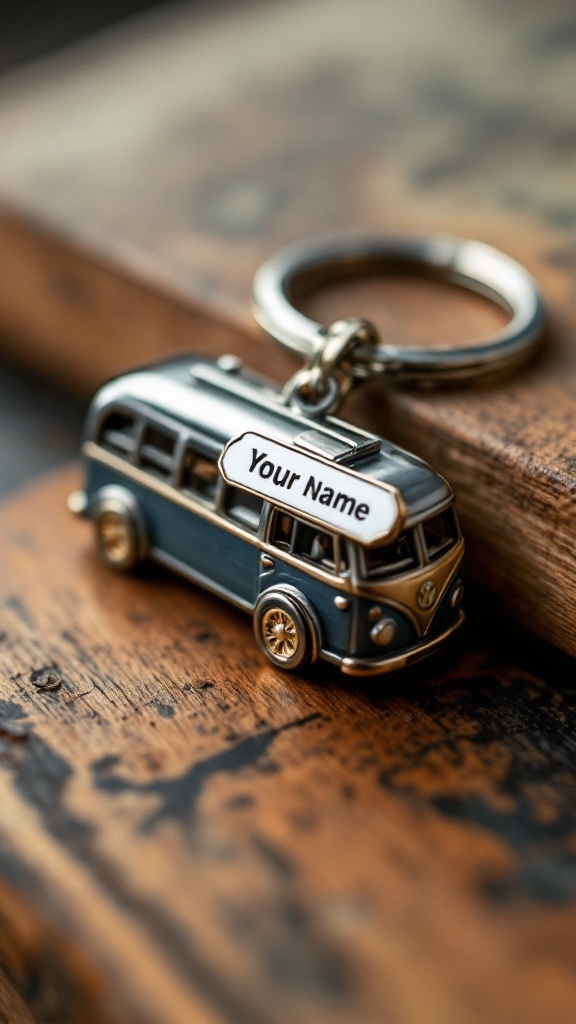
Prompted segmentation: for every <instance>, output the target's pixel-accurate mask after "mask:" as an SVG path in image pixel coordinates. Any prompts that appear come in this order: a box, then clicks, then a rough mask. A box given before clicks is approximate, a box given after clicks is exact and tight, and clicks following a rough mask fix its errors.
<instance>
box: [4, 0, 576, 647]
mask: <svg viewBox="0 0 576 1024" xmlns="http://www.w3.org/2000/svg"><path fill="white" fill-rule="evenodd" d="M518 11H519V9H518V6H517V4H516V3H514V2H513V0H507V2H505V3H500V4H494V3H493V2H492V0H482V2H480V3H478V2H477V0H465V2H462V0H439V2H438V3H436V4H434V5H430V4H428V3H427V2H426V0H417V2H416V4H415V5H414V4H411V5H409V6H405V7H402V6H400V7H399V6H398V5H397V4H393V3H392V0H386V2H384V3H379V4H374V3H372V0H357V2H356V3H355V4H354V5H352V4H351V3H350V2H349V0H336V2H334V0H319V2H316V3H315V4H314V5H312V6H311V5H310V4H308V3H305V2H304V0H300V2H298V3H290V4H288V3H284V4H271V5H263V4H247V5H234V6H230V7H225V8H221V7H219V8H218V9H216V10H210V11H209V12H201V11H200V10H198V9H197V8H196V7H195V6H186V5H184V6H177V7H174V8H173V9H166V10H165V11H163V12H162V13H157V14H154V15H153V16H147V17H145V18H142V19H140V20H137V21H134V22H133V23H127V24H126V25H125V26H123V27H121V28H119V29H117V30H115V31H114V32H111V33H109V34H107V35H105V36H103V37H101V38H98V39H95V40H93V41H91V42H89V43H86V44H84V45H82V46H80V47H78V48H77V49H76V50H73V51H70V53H68V54H65V55H62V56H61V57H60V58H58V59H55V60H52V61H47V62H45V63H43V64H39V65H38V66H37V67H35V68H30V69H28V70H26V71H24V72H22V73H21V74H18V75H14V76H12V77H11V78H10V77H9V78H7V79H6V80H5V82H4V84H3V86H2V88H1V89H0V133H1V135H2V150H1V152H0V209H1V211H2V213H1V217H0V326H1V327H2V328H3V330H4V340H3V342H2V344H4V346H5V347H6V348H7V349H10V351H11V352H12V354H14V355H17V356H18V357H19V358H21V359H26V360H27V361H28V362H30V363H32V364H33V365H35V366H37V367H40V368H42V369H43V370H44V371H46V372H50V373H52V374H54V375H56V376H58V378H59V379H60V380H63V381H66V382H67V383H68V384H72V385H74V386H75V387H77V388H79V389H83V390H84V392H85V393H86V392H87V390H89V389H90V388H92V387H94V386H95V385H96V384H97V383H98V382H99V381H100V380H101V379H102V378H103V377H105V376H107V375H109V374H111V373H113V372H115V371H117V370H118V369H121V368H123V367H126V366H128V365H130V364H133V363H134V362H138V361H142V360H145V359H148V358H149V357H153V356H155V355H157V354H158V353H161V352H166V351H168V350H175V349H179V350H182V349H184V348H194V349H200V350H206V349H209V350H212V351H214V352H221V351H223V350H225V349H233V350H234V351H238V352H241V353H242V354H244V355H245V356H246V358H247V361H248V362H250V363H252V364H253V365H255V366H259V367H260V368H265V369H267V370H268V372H269V373H271V374H273V375H276V376H277V377H278V378H285V377H286V374H287V373H288V372H289V370H288V368H289V366H293V365H294V364H293V363H290V362H289V360H288V359H287V357H285V356H284V355H282V354H279V353H277V352H276V351H274V350H273V349H270V348H269V347H267V344H266V342H264V341H263V339H262V338H261V337H260V336H259V335H258V333H257V332H256V330H255V328H254V326H253V324H252V322H251V319H250V314H249V301H248V300H249V289H250V281H251V277H252V274H253V272H254V270H255V269H256V267H257V266H258V264H259V262H260V261H261V259H262V258H263V257H264V256H266V255H267V254H268V253H269V252H271V251H272V250H273V249H274V248H275V247H276V246H277V245H279V244H282V243H284V242H286V241H289V240H291V239H293V238H298V237H302V236H304V235H307V234H310V233H312V232H317V231H325V230H334V229H338V228H341V227H360V228H371V229H374V230H394V231H400V232H405V231H412V232H419V231H429V230H434V231H445V232H452V233H457V234H461V235H469V236H476V237H480V238H483V239H485V240H487V241H489V242H492V243H494V244H496V245H498V246H500V247H502V248H503V249H505V250H506V251H508V252H510V253H511V254H512V255H514V256H516V257H517V258H519V259H520V260H521V261H522V262H524V263H525V264H526V265H527V266H528V267H529V269H530V270H532V271H533V272H534V273H535V274H536V276H537V277H538V278H539V280H540V282H541V284H542V287H543V290H544V294H545V297H546V302H547V305H548V308H549V311H550V321H551V329H550V334H549V339H548V345H547V349H546V352H545V354H544V355H543V356H542V357H541V359H540V360H539V361H538V362H537V363H535V364H534V366H533V367H532V368H531V369H530V370H528V371H526V372H525V373H523V374H521V375H519V376H517V377H516V378H514V379H513V380H510V381H506V382H504V383H502V384H499V385H497V386H494V387H491V388H484V389H482V390H480V391H466V392H464V391H461V392H453V393H450V394H440V395H435V396H430V395H428V394H426V395H422V394H417V393H413V392H408V391H405V392H390V393H388V394H385V393H384V392H382V391H378V393H376V392H375V391H374V392H373V394H374V396H375V397H374V398H373V400H372V402H371V403H370V404H369V403H368V402H367V401H366V402H364V401H363V400H362V399H360V400H359V405H360V407H361V409H363V408H365V407H367V406H369V408H370V414H371V425H372V426H374V427H376V428H381V429H383V430H386V431H388V432H389V433H391V434H392V435H393V436H394V437H395V438H396V439H397V440H399V441H401V442H402V441H404V442H408V443H409V444H410V445H411V446H412V447H413V448H414V449H415V450H416V451H420V452H421V453H422V454H423V455H425V456H428V457H429V458H431V459H432V460H433V461H434V462H435V463H436V465H437V466H438V467H439V469H440V470H441V471H443V472H444V473H445V474H446V475H447V476H448V477H449V478H450V480H451V482H452V483H453V484H454V486H455V488H456V490H457V492H458V497H459V501H460V505H461V508H462V512H463V520H464V526H465V529H466V532H467V534H468V536H469V537H470V538H471V541H472V545H471V548H472V558H471V560H470V566H471V570H472V571H473V572H474V574H475V575H476V576H477V578H479V579H480V580H481V581H482V582H483V584H485V585H486V586H488V587H490V588H491V590H492V592H493V593H497V594H498V598H499V600H500V601H502V602H503V604H504V605H505V606H506V607H507V608H509V609H512V610H513V611H514V613H515V614H516V615H517V617H518V618H519V619H520V620H521V621H522V622H523V623H524V624H525V625H527V626H528V627H529V628H530V629H532V630H534V631H536V632H538V633H540V634H541V635H542V636H544V637H545V638H547V639H550V640H552V641H553V642H554V643H556V644H558V645H559V646H560V647H563V648H564V649H566V650H567V651H570V652H572V653H576V617H575V616H574V612H573V609H574V605H575V602H576V571H575V563H574V493H575V485H576V468H575V461H574V448H575V442H576V437H575V429H574V394H575V382H576V354H575V352H576V349H575V347H574V344H573V337H574V332H575V330H576V307H575V304H574V294H575V289H574V267H575V258H576V257H575V250H574V240H573V227H574V223H575V222H576V206H575V203H574V190H573V182H574V165H575V159H576V140H575V135H574V123H573V102H572V97H573V95H574V87H575V85H576V81H575V73H576V72H575V69H576V62H575V61H574V48H575V46H576V33H575V31H574V25H575V21H574V12H573V10H572V9H571V7H570V5H568V4H566V3H562V2H556V3H551V4H547V5H545V7H543V6H542V5H524V7H523V8H522V15H521V17H519V14H518ZM364 303H366V304H365V305H364ZM406 306H408V309H407V311H406V313H405V314H404V315H403V314H402V312H401V311H402V310H403V309H404V310H405V309H406ZM317 308H322V310H323V311H324V313H325V315H326V316H327V317H329V316H331V315H332V314H333V312H344V313H345V314H361V315H367V314H368V315H372V316H374V317H375V319H376V320H378V321H379V322H380V323H381V324H382V325H383V326H384V328H385V337H387V338H389V339H390V340H395V341H401V340H405V339H407V340H411V339H412V340H418V342H422V340H423V339H426V338H428V339H429V340H430V341H432V342H437V341H438V340H445V339H450V340H453V341H459V340H460V339H461V338H463V337H464V336H465V337H468V338H472V337H477V336H478V335H479V334H482V333H483V332H484V331H485V330H487V329H489V328H490V327H491V326H492V325H493V323H494V318H493V317H492V315H491V314H489V313H487V312H486V311H484V310H482V309H481V308H480V307H479V306H478V305H477V304H475V302H474V300H470V303H469V304H467V303H466V302H465V301H464V302H463V301H461V300H457V299H451V300H450V299H449V298H448V296H447V294H446V293H445V292H444V291H443V290H442V289H440V290H439V291H434V290H432V289H426V288H418V287H412V286H411V287H410V288H408V287H407V286H406V284H405V283H404V284H403V283H402V282H396V285H395V286H392V285H391V286H390V287H388V288H387V289H386V290H383V291H382V292H381V293H378V296H377V297H376V293H375V292H372V296H371V298H368V296H367V293H366V292H365V291H360V292H359V291H358V289H356V288H355V287H352V286H351V287H350V288H349V289H342V291H341V293H340V294H339V296H338V297H336V298H335V296H334V295H332V296H331V297H329V296H325V297H324V301H323V303H322V305H321V307H320V306H318V307H317Z"/></svg>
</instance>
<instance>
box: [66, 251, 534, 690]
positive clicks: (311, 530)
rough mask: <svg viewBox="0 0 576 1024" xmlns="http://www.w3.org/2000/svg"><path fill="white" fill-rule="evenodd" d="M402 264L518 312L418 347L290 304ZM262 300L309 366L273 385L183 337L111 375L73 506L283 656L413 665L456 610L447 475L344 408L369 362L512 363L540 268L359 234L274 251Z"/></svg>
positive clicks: (91, 422)
mask: <svg viewBox="0 0 576 1024" xmlns="http://www.w3.org/2000/svg"><path fill="white" fill-rule="evenodd" d="M391 268H394V269H398V268H401V269H404V270H406V269H408V270H413V271H415V272H419V273H422V272H427V273H429V274H434V275H435V276H436V277H439V278H441V279H443V280H445V281H450V282H455V283H457V284H460V285H462V286H464V287H466V288H468V289H471V290H473V291H476V292H481V293H482V294H485V295H487V296H489V297H490V298H491V299H493V300H494V301H495V302H496V303H498V304H499V305H500V306H502V307H504V308H505V309H506V311H507V312H508V313H509V315H510V318H511V319H510V321H509V323H508V324H507V326H506V327H505V328H504V329H503V330H502V331H500V332H499V333H498V334H497V335H495V336H494V337H493V338H492V339H490V340H488V341H487V342H486V343H484V344H479V345H476V346H474V347H467V348H462V349H440V350H438V349H435V350H430V349H417V348H406V349H405V348H401V347H397V346H391V345H381V344H380V342H379V339H378V335H377V332H376V330H375V328H374V327H373V326H372V325H371V324H370V323H368V322H367V321H365V320H362V319H359V318H356V317H354V318H349V319H346V320H340V321H338V322H336V323H335V324H333V325H332V326H331V327H330V328H326V327H324V326H322V325H321V324H318V323H315V322H314V321H312V320H310V319H308V318H307V317H306V316H304V315H303V314H302V313H301V312H299V311H298V310H297V308H296V307H295V306H294V305H293V296H296V295H298V294H299V291H300V290H301V289H303V288H306V287H308V288H309V287H310V286H312V285H314V284H317V283H319V282H325V281H328V280H330V279H333V278H342V277H344V276H347V275H357V274H359V273H363V272H371V273H373V272H374V271H377V270H380V271H386V270H389V269H391ZM254 311H255V316H256V318H257V320H258V322H259V323H260V325H261V326H262V327H263V328H264V330H265V331H266V332H267V333H268V334H269V335H270V336H271V337H272V338H274V339H275V340H276V341H278V342H280V343H281V344H282V345H284V346H286V347H288V348H290V349H292V350H293V351H295V352H298V353H299V354H300V355H302V356H303V357H304V358H305V360H306V366H305V367H304V369H302V370H299V371H298V372H297V373H296V374H295V375H294V376H293V377H292V378H291V380H289V381H288V383H287V384H286V385H285V387H284V388H283V389H281V390H279V389H277V388H276V387H274V386H273V385H271V384H269V383H266V382H263V381H262V380H261V379H260V378H258V377H256V376H255V375H254V374H251V373H249V372H245V371H244V370H243V369H242V366H241V363H240V360H239V359H237V358H236V357H234V356H224V357H222V358H220V359H218V360H216V361H211V360H207V359H200V358H195V357H190V356H188V357H180V358H178V359H174V360H171V361H168V362H163V363H160V364H157V365H154V366H150V367H148V368H144V369H139V370H136V371H134V372H132V373H126V374H124V375H122V376H121V377H117V378H116V379H114V380H113V381H111V382H109V383H107V384H105V385H104V386H103V387H102V388H101V389H100V390H99V391H98V393H97V394H96V396H95V397H94V399H93V401H92V404H91V406H90V410H89V413H88V417H87V422H86V427H85V434H84V442H83V448H82V451H83V455H84V457H85V464H86V483H85V488H84V490H83V491H75V492H74V493H73V494H72V495H71V496H70V499H69V507H70V509H71V510H72V511H73V512H75V513H76V514H78V515H81V516H84V517H85V518H87V519H90V520H91V521H92V523H93V525H94V529H95V534H96V543H97V546H98V550H99V552H100V555H101V557H102V558H103V560H104V561H105V562H106V563H107V564H109V565H110V566H113V567H114V568H116V569H130V568H132V567H133V566H134V565H135V564H136V563H137V562H138V561H140V560H141V559H143V558H146V557H149V558H152V559H153V560H155V561H158V562H160V563H162V564H163V565H165V566H168V567H169V568H170V569H173V570H175V571H176V572H179V573H181V574H182V575H183V576H186V577H188V578H189V579H191V580H193V581H194V582H196V583H199V584H201V585H202V586H204V587H206V588H207V589H209V590H211V591H213V592H214V593H216V594H218V595H220V596H222V597H225V598H226V599H227V600H229V601H231V602H232V603H233V604H235V605H237V606H238V607H240V608H242V609H244V610H245V611H247V612H249V613H250V614H251V616H252V619H253V624H254V633H255V636H256V639H257V642H258V644H259V646H260V648H261V650H262V651H263V652H264V654H265V655H266V656H267V657H268V658H269V660H270V661H271V662H272V663H273V664H274V665H277V666H279V667H280V668H283V669H298V668H302V667H303V666H304V665H306V664H310V663H311V662H314V661H315V660H316V659H317V658H324V659H325V660H326V661H329V662H332V663H333V664H335V665H337V666H339V668H340V669H341V671H342V672H344V673H346V674H349V675H377V674H379V673H383V672H388V671H391V670H394V669H399V668H403V667H404V666H406V665H408V664H412V663H413V662H415V661H418V660H419V659H421V658H423V657H425V656H427V655H429V654H431V653H432V652H433V651H435V650H436V649H437V648H439V647H440V646H441V645H442V644H443V643H444V641H445V640H446V639H447V638H448V637H449V636H450V635H451V634H452V633H453V632H454V631H455V630H456V629H457V628H458V626H459V625H460V623H461V622H462V621H463V617H464V615H463V611H462V607H461V605H462V598H463V585H462V556H463V550H464V542H463V540H462V536H461V533H460V528H459V525H458V520H457V516H456V512H455V509H454V495H453V493H452V490H451V489H450V486H449V484H448V483H447V482H446V481H445V480H444V479H443V478H442V477H441V476H440V475H439V474H438V473H436V472H435V471H434V470H433V469H432V468H431V467H430V466H428V465H427V464H426V463H425V462H423V461H422V460H421V459H419V458H417V457H416V456H414V455H411V454H409V453H408V452H405V451H403V450H402V449H399V448H397V447H396V446H394V445H393V444H391V443H390V442H389V441H386V440H384V439H383V438H381V437H377V436H376V435H374V434H371V433H369V432H367V431H365V430H361V429H360V428H359V427H356V426H353V425H352V424H350V423H347V422H345V421H344V420H341V419H337V418H336V416H335V413H336V412H337V410H338V407H339V405H340V403H341V401H342V399H343V398H344V396H345V395H346V394H347V392H348V391H349V389H350V387H351V386H352V384H353V383H354V382H356V381H362V380H364V379H366V378H369V377H379V378H382V379H383V380H384V381H387V382H389V383H404V382H407V383H412V384H414V383H418V384H421V385H428V384H441V383H442V382H447V381H449V382H454V381H462V382H464V381H470V380H473V379H479V378H482V377H487V376H488V375H490V376H492V375H493V374H494V373H495V372H499V371H502V370H508V369H510V368H512V367H515V366H517V365H519V364H520V363H521V362H523V361H524V360H525V359H526V358H527V357H528V356H529V355H530V354H531V353H532V351H533V350H534V348H535V346H536V345H537V344H538V341H539V339H540V337H541V334H542V327H543V319H544V317H543V307H542V302H541V299H540V295H539V292H538V287H537V285H536V283H535V281H534V280H533V278H532V277H531V276H530V275H529V274H528V272H527V271H526V270H524V268H523V267H521V266H520V265H519V264H518V263H516V262H515V261H514V260H512V259H511V258H509V257H508V256H505V255H504V254H503V253H501V252H499V251H498V250H496V249H494V248H491V247H490V246H488V245H485V244H483V243H480V242H475V241H465V240H460V239H453V238H445V237H429V238H424V239H416V240H414V239H408V240H407V239H397V238H388V237H374V236H370V237H363V236H358V235H350V234H348V235H344V236H330V237H328V238H324V239H320V240H312V241H308V242H305V243H303V244H299V245H294V246H290V247H289V248H287V249H284V250H282V251H281V252H280V253H278V254H277V255H275V256H273V257H272V258H271V259H270V260H268V261H267V262H266V263H265V264H264V265H263V266H262V267H261V268H260V270H259V271H258V273H257V274H256V277H255V281H254Z"/></svg>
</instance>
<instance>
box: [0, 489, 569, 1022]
mask: <svg viewBox="0 0 576 1024" xmlns="http://www.w3.org/2000/svg"><path fill="white" fill-rule="evenodd" d="M76 479H77V476H76V473H67V474H65V475H63V476H62V475H61V476H57V477H55V478H53V479H52V480H48V481H47V482H45V483H43V484H40V485H37V486H35V487H34V488H32V489H30V490H29V491H27V492H26V493H24V494H23V495H22V497H20V498H19V499H17V500H14V501H13V502H12V503H11V504H9V505H8V506H5V508H4V509H3V510H2V512H0V538H1V540H0V559H1V564H2V567H3V571H2V577H1V580H0V729H1V730H2V732H1V735H0V787H1V793H2V799H1V800H0V962H4V963H5V964H6V967H7V970H8V971H9V973H10V977H11V978H12V979H16V980H17V983H18V985H19V987H20V989H21V991H22V992H23V993H24V996H25V999H26V1002H27V1003H28V1004H29V1005H30V1006H31V1008H32V1010H33V1012H35V1013H36V1014H37V1017H38V1020H39V1021H40V1022H42V1024H47V1022H58V1024H78V1022H79V1021H82V1024H104V1022H106V1024H134V1021H136V1020H137V1021H138V1022H139V1024H140V1022H142V1024H190V1022H191V1021H199V1022H200V1021H201V1022H202V1024H210V1022H214V1024H217V1022H218V1024H240V1022H241V1024H260V1022H262V1024H272V1022H273V1024H293V1022H294V1021H296V1020H297V1021H299V1022H301V1024H323V1022H326V1024H328V1022H330V1024H352V1022H354V1024H357V1022H358V1021H362V1024H372V1022H374V1024H382V1022H394V1024H421V1022H422V1021H426V1022H427V1024H463V1022H466V1024H485V1022H486V1021H488V1020H489V1021H490V1022H491V1024H548V1022H549V1021H554V1024H572V1021H573V1019H574V1002H575V999H576V980H575V979H576V970H575V969H576V947H575V944H574V929H575V927H576V903H575V898H576V858H575V852H574V851H575V849H576V846H575V843H576V818H575V815H574V807H575V796H576V757H575V739H574V729H573V720H574V712H575V710H576V708H575V705H576V684H575V679H574V668H573V663H572V662H570V661H569V660H568V659H566V658H564V657H562V656H560V655H558V654H554V653H552V651H551V649H550V648H548V647H546V648H544V647H540V646H539V645H537V644H536V643H535V642H534V641H532V640H530V639H528V638H527V637H526V636H525V635H524V634H518V635H515V636H513V637H512V639H513V640H514V641H515V643H514V644H513V646H512V648H511V643H510V641H511V636H510V627H509V626H507V625H506V626H505V628H502V632H501V634H500V635H499V630H498V625H497V620H496V619H495V618H493V617H486V619H485V624H484V625H483V626H482V625H481V624H479V625H478V628H477V629H476V630H470V629H468V631H467V632H466V633H465V634H464V636H463V637H462V638H461V640H460V641H459V643H458V644H457V645H456V646H455V647H453V648H451V650H450V652H448V653H447V654H446V656H445V657H444V658H442V659H441V660H439V661H434V662H429V663H428V664H425V665H422V666H421V667H420V668H419V669H418V670H417V671H412V672H410V673H408V674H404V675H402V676H400V677H398V678H396V679H392V678H387V679H386V680H384V681H372V682H371V683H369V684H366V685H362V686H349V685H346V684H345V683H344V682H343V681H342V679H341V678H340V677H339V676H338V675H337V673H336V672H335V671H334V670H332V669H331V668H329V667H327V666H325V665H321V666H320V667H318V668H316V669H315V670H314V671H312V672H311V673H310V674H309V675H308V676H305V677H296V676H293V677H291V676H288V675H284V674H281V673H277V672H276V671H274V670H273V669H272V668H271V667H269V666H268V665H266V664H264V662H263V661H262V660H261V657H260V656H259V654H258V653H257V651H256V648H255V644H254V643H253V640H252V635H251V628H250V622H249V619H248V617H246V616H244V615H242V614H241V613H239V612H236V611H234V610H233V609H231V608H230V607H229V606H227V605H225V604H224V603H222V602H220V601H218V600H216V599H215V598H212V597H210V596H208V595H207V594H206V593H204V592H202V591H200V590H198V589H196V588H194V587H192V586H190V585H187V584H186V583H184V582H181V581H179V580H178V579H177V578H175V577H172V576H169V575H168V574H164V573H162V572H160V571H158V570H155V569H152V568H149V569H144V570H142V571H141V572H140V573H139V574H138V575H137V576H135V577H123V576H117V575H115V574H113V573H111V572H110V571H109V570H106V569H105V568H104V567H102V566H100V564H99V563H98V562H97V560H96V558H95V556H94V554H93V552H92V549H91V541H90V536H89V533H90V531H89V527H88V526H87V525H86V524H85V523H79V522H77V521H71V520H70V519H69V518H68V515H67V513H66V511H65V508H64V499H65V495H66V493H67V491H68V489H69V488H70V487H71V486H72V485H73V484H74V483H75V481H76ZM477 621H478V620H477ZM511 649H513V650H514V651H515V654H514V655H513V656H512V655H511V654H510V650H511ZM42 681H43V682H44V685H46V683H47V682H48V681H49V682H50V685H51V686H52V687H57V688H52V689H48V690H46V689H44V690H43V689H41V688H39V685H38V684H39V682H42ZM59 681H61V685H60V686H58V683H59Z"/></svg>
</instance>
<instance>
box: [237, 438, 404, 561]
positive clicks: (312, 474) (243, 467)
mask: <svg viewBox="0 0 576 1024" xmlns="http://www.w3.org/2000/svg"><path fill="white" fill-rule="evenodd" d="M219 466H220V472H221V473H222V476H223V477H224V479H225V480H226V482H227V483H229V484H235V485H236V486H237V487H243V488H244V489H245V490H247V491H252V492H253V493H254V494H258V495H259V496H260V497H262V498H266V499H267V500H268V501H272V502H273V503H274V504H276V505H281V506H282V508H285V509H287V510H288V511H290V512H302V513H303V514H304V515H305V516H307V517H308V518H309V519H313V520H315V521H316V522H317V523H319V524H321V525H322V526H325V527H331V528H332V529H333V530H336V531H337V532H338V533H342V534H345V535H346V536H348V537H352V538H353V539H354V540H358V541H361V543H363V544H376V543H378V542H380V543H384V542H385V541H386V540H388V539H390V538H391V537H392V536H393V535H394V534H395V533H396V532H397V531H398V530H399V528H400V526H401V524H402V521H403V518H404V510H403V507H402V499H401V497H400V495H399V492H398V491H397V490H396V488H395V487H392V486H390V485H388V484H384V483H378V482H377V481H375V480H368V479H367V478H366V477H362V476H360V475H359V474H358V473H357V472H354V471H353V470H351V469H347V468H346V467H345V466H338V465H334V463H328V462H325V461H324V460H323V459H318V458H315V457H314V456H313V455H308V454H305V453H304V452H301V451H298V450H297V449H295V448H292V447H290V445H286V444H282V443H281V442H279V441H274V440H272V439H271V438H269V437H265V436H263V435H262V434H256V433H252V432H249V433H246V434H241V435H240V436H239V437H233V438H232V440H231V441H229V442H228V444H227V445H226V448H225V449H224V451H223V452H222V455H221V456H220V462H219Z"/></svg>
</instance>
